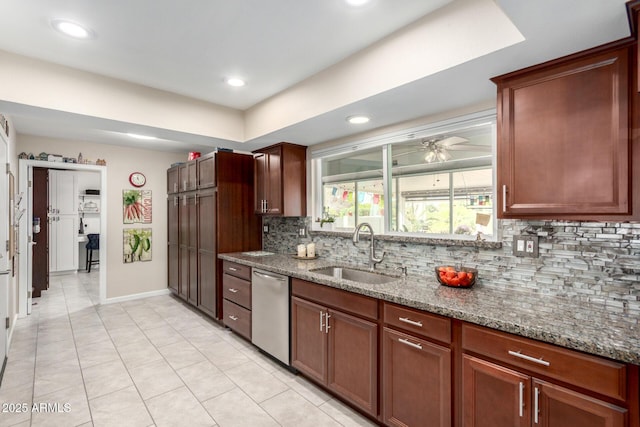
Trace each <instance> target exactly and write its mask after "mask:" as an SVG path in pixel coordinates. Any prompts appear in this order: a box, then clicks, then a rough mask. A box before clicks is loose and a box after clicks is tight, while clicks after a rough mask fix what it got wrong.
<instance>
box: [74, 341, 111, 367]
mask: <svg viewBox="0 0 640 427" xmlns="http://www.w3.org/2000/svg"><path fill="white" fill-rule="evenodd" d="M77 348H78V359H79V360H80V366H81V367H82V368H88V367H90V366H94V365H99V364H101V363H104V362H110V361H112V360H120V355H119V354H118V352H117V351H116V348H115V347H114V346H113V343H112V342H111V340H107V341H98V342H94V343H91V344H84V345H78V347H77Z"/></svg>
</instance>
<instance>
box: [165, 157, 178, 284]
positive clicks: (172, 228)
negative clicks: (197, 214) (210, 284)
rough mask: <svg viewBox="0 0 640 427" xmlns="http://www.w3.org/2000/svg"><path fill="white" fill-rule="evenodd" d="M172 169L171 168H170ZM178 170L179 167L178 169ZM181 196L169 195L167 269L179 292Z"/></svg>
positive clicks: (171, 281) (171, 282) (170, 281)
mask: <svg viewBox="0 0 640 427" xmlns="http://www.w3.org/2000/svg"><path fill="white" fill-rule="evenodd" d="M170 170H171V169H170ZM176 170H177V169H176ZM179 214H180V197H179V196H178V195H177V194H173V195H171V194H170V195H169V197H167V244H168V249H167V269H168V281H169V288H170V289H172V290H174V291H175V292H179V283H180V255H179V248H180V222H179V218H180V216H179Z"/></svg>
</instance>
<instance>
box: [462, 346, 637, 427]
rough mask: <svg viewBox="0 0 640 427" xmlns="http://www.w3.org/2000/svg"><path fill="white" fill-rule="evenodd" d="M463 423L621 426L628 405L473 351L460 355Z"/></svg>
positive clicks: (492, 426) (500, 426)
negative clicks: (563, 384)
mask: <svg viewBox="0 0 640 427" xmlns="http://www.w3.org/2000/svg"><path fill="white" fill-rule="evenodd" d="M462 382H463V386H462V387H463V398H462V408H463V411H464V422H463V425H464V426H465V427H470V426H473V427H484V426H486V427H503V426H504V427H507V426H508V427H513V426H522V427H524V426H530V425H534V426H540V427H564V426H579V427H624V426H625V425H626V419H627V410H626V409H625V408H621V407H618V406H616V405H612V404H610V403H607V402H604V401H602V400H599V399H596V398H593V397H590V396H587V395H584V394H582V393H578V392H576V391H574V390H570V389H568V388H565V387H562V386H559V385H556V384H553V383H549V382H546V381H542V380H539V379H537V378H534V377H530V376H528V375H526V374H524V373H521V372H518V371H515V370H512V369H508V368H505V367H504V366H500V365H497V364H495V363H492V362H488V361H485V360H482V359H478V358H476V357H473V356H469V355H464V356H463V378H462Z"/></svg>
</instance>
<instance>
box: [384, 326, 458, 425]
mask: <svg viewBox="0 0 640 427" xmlns="http://www.w3.org/2000/svg"><path fill="white" fill-rule="evenodd" d="M382 352H383V353H382V354H383V356H382V415H383V417H384V422H385V423H386V424H387V425H392V426H408V427H412V426H416V427H417V426H422V425H424V422H425V420H429V425H430V426H434V427H437V426H440V427H445V426H450V425H451V399H452V396H451V350H450V349H448V348H447V347H443V346H440V345H436V344H433V343H430V342H428V341H424V340H421V339H418V338H415V337H413V336H411V335H407V334H403V333H401V332H397V331H395V330H393V329H389V328H385V329H384V332H383V342H382Z"/></svg>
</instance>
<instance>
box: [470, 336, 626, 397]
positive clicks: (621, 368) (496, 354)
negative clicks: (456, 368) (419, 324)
mask: <svg viewBox="0 0 640 427" xmlns="http://www.w3.org/2000/svg"><path fill="white" fill-rule="evenodd" d="M462 347H463V349H464V350H465V351H472V352H474V353H478V354H482V355H485V356H488V357H490V358H492V359H495V360H499V361H502V362H505V363H508V364H509V365H512V366H516V367H519V368H522V369H526V370H528V371H530V372H533V373H538V374H540V375H544V376H547V377H550V378H554V379H557V380H560V381H565V382H567V383H569V384H573V385H575V386H578V387H583V388H585V389H587V390H591V391H594V392H596V393H601V394H603V395H605V396H610V397H613V398H616V399H619V400H625V399H626V397H627V383H626V378H627V369H626V366H625V365H624V364H623V363H618V362H614V361H611V360H608V359H603V358H600V357H597V356H590V355H587V354H583V353H580V352H577V351H573V350H569V349H565V348H561V347H557V346H554V345H552V344H546V343H541V342H538V341H534V340H531V339H528V338H524V337H518V336H515V335H511V334H507V333H504V332H498V331H494V330H491V329H488V328H483V327H480V326H474V325H469V324H463V326H462Z"/></svg>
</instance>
